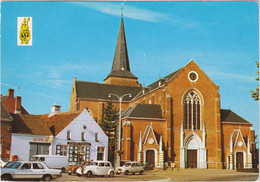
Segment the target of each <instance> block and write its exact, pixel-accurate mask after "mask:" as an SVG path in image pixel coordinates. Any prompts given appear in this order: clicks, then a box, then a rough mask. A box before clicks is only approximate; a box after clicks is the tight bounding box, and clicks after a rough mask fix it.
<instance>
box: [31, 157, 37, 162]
mask: <svg viewBox="0 0 260 182" xmlns="http://www.w3.org/2000/svg"><path fill="white" fill-rule="evenodd" d="M38 158H39V157H32V159H31V161H37V160H38Z"/></svg>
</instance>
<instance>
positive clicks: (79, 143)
mask: <svg viewBox="0 0 260 182" xmlns="http://www.w3.org/2000/svg"><path fill="white" fill-rule="evenodd" d="M53 107H56V109H53V108H52V113H51V114H45V115H22V114H16V115H14V125H13V132H12V140H11V156H14V155H17V156H18V160H30V158H31V157H32V156H33V155H36V154H38V155H39V154H47V155H48V154H49V155H64V156H67V157H68V161H69V162H70V163H75V162H77V161H90V160H107V159H108V137H107V136H106V134H105V133H104V131H103V130H102V129H101V127H100V126H99V124H98V123H97V122H96V121H95V120H94V119H93V118H92V116H91V115H90V113H89V112H88V111H87V110H86V109H84V110H83V111H82V112H59V107H60V106H57V105H54V106H53ZM57 107H58V109H57Z"/></svg>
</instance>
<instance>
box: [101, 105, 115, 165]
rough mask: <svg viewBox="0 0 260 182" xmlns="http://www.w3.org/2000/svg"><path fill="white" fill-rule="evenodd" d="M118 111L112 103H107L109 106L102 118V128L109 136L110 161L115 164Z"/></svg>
mask: <svg viewBox="0 0 260 182" xmlns="http://www.w3.org/2000/svg"><path fill="white" fill-rule="evenodd" d="M117 121H118V110H117V109H116V108H115V107H114V105H113V103H112V101H109V102H107V106H106V107H105V108H104V114H103V116H102V119H101V122H100V126H101V128H102V129H103V131H104V132H105V133H106V135H107V136H108V160H109V161H110V162H111V163H112V164H113V163H114V159H115V150H116V138H117V137H116V134H117V123H118V122H117Z"/></svg>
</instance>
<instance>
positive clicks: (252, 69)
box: [1, 1, 259, 134]
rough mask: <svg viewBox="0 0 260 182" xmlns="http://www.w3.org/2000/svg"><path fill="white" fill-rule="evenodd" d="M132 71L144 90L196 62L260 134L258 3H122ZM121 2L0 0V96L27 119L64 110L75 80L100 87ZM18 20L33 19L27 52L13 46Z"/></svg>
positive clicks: (231, 106) (107, 69)
mask: <svg viewBox="0 0 260 182" xmlns="http://www.w3.org/2000/svg"><path fill="white" fill-rule="evenodd" d="M123 3H124V4H123V7H124V10H123V13H124V25H125V32H126V40H127V47H128V55H129V60H130V67H131V72H132V73H134V74H135V75H136V76H137V77H138V78H139V79H138V81H139V83H141V84H142V85H145V86H147V85H149V84H151V83H153V82H155V81H156V80H158V78H159V77H164V76H166V75H168V74H170V73H172V72H174V71H176V70H178V69H179V68H181V67H183V66H185V65H186V64H187V63H189V62H190V61H191V60H194V61H195V62H196V63H197V64H198V65H199V66H200V67H201V68H202V70H204V72H205V73H206V74H207V75H208V76H209V77H210V78H211V79H212V80H213V81H214V82H215V83H216V84H217V85H219V87H220V89H219V92H220V95H221V108H222V109H231V110H233V111H234V112H236V113H237V114H239V115H240V116H241V117H243V118H244V119H246V120H248V121H249V122H251V123H253V125H254V126H253V127H254V129H255V130H256V133H257V134H258V133H259V131H258V130H259V126H258V125H259V122H258V110H259V109H258V102H257V101H255V100H254V99H252V97H251V93H250V90H255V89H256V87H257V86H258V82H257V81H256V80H255V78H256V77H257V73H256V71H257V67H256V65H255V62H256V61H258V60H259V19H258V11H259V10H258V4H257V2H246V1H245V2H241V1H240V2H206V1H205V2H166V1H165V2H123ZM121 4H122V2H2V3H1V94H3V95H6V94H7V90H8V89H9V88H13V89H15V95H16V96H17V95H18V96H22V105H23V106H24V107H25V108H26V109H27V111H28V112H29V113H30V114H44V113H50V111H51V106H52V105H54V104H58V105H61V106H62V107H61V111H64V112H65V111H68V110H69V103H70V95H71V89H72V83H73V77H74V76H76V77H77V80H82V81H91V82H99V83H103V80H104V79H105V78H106V77H107V76H108V74H109V73H110V71H111V67H112V62H113V57H114V52H115V46H116V40H117V35H118V30H119V24H120V16H121ZM17 17H32V27H33V28H32V32H33V33H32V36H33V39H32V40H33V41H32V46H18V45H17Z"/></svg>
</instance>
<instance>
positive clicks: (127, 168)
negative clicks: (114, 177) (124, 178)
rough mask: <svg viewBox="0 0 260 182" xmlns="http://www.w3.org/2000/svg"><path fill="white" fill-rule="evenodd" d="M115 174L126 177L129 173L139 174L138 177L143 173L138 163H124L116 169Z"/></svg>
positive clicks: (142, 167) (142, 168)
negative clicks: (122, 174)
mask: <svg viewBox="0 0 260 182" xmlns="http://www.w3.org/2000/svg"><path fill="white" fill-rule="evenodd" d="M116 171H117V174H121V173H124V174H125V175H128V174H129V173H132V174H135V173H139V174H140V175H141V174H143V172H144V166H143V165H142V164H141V163H140V162H136V161H131V162H126V163H125V164H124V165H123V166H121V167H117V170H116Z"/></svg>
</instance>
